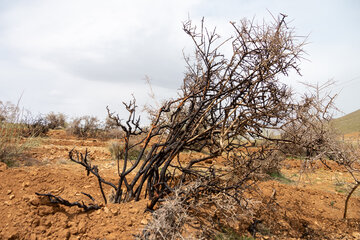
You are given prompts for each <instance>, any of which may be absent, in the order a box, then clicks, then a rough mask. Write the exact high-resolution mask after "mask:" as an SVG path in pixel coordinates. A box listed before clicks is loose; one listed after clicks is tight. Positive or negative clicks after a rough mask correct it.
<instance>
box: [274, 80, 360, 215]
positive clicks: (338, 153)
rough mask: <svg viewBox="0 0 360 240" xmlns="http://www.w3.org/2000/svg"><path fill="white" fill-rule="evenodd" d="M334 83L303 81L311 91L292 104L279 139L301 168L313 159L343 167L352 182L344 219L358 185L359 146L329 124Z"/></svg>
mask: <svg viewBox="0 0 360 240" xmlns="http://www.w3.org/2000/svg"><path fill="white" fill-rule="evenodd" d="M333 84H334V82H333V81H327V82H325V83H324V84H322V85H319V84H317V85H311V84H306V85H307V86H308V87H309V89H310V92H309V93H307V94H305V95H304V96H303V98H302V100H301V101H300V102H299V103H298V104H296V105H294V108H293V111H292V112H290V114H289V116H288V118H287V121H286V123H285V124H284V125H283V126H282V128H281V130H282V142H280V149H281V150H282V151H283V152H285V153H286V154H289V155H292V156H295V157H298V158H301V159H303V160H304V164H303V166H304V169H303V170H306V169H308V168H309V167H311V166H312V163H313V162H314V161H316V160H319V161H321V162H322V163H323V164H324V165H325V166H327V167H328V168H329V169H331V168H330V167H329V166H328V164H327V162H328V161H332V162H335V163H337V164H338V165H340V166H343V167H345V169H346V170H347V171H348V173H349V174H350V175H351V176H352V178H353V180H354V182H353V184H352V190H351V191H350V192H349V194H348V196H347V198H346V201H345V208H344V218H346V213H347V204H348V201H349V199H350V197H351V195H352V194H353V192H354V191H355V190H356V188H357V187H358V186H359V185H360V178H359V177H360V169H359V168H358V166H359V163H360V162H359V161H360V154H359V152H360V151H359V149H358V148H356V146H353V145H351V144H349V143H346V142H343V141H341V137H340V134H339V133H338V132H337V129H335V128H334V126H333V125H332V120H333V114H334V112H335V111H336V110H337V109H336V107H335V106H334V99H335V98H336V94H331V92H330V91H329V90H328V89H329V87H331V86H332V85H333Z"/></svg>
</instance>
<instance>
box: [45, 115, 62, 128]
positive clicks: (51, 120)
mask: <svg viewBox="0 0 360 240" xmlns="http://www.w3.org/2000/svg"><path fill="white" fill-rule="evenodd" d="M46 120H47V123H48V127H49V128H50V129H55V128H65V127H66V116H65V114H63V113H54V112H50V113H48V114H47V115H46Z"/></svg>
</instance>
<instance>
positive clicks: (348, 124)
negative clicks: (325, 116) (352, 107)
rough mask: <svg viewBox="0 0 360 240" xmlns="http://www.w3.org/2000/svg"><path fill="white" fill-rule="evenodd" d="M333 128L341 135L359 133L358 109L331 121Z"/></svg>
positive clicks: (359, 111)
mask: <svg viewBox="0 0 360 240" xmlns="http://www.w3.org/2000/svg"><path fill="white" fill-rule="evenodd" d="M333 121H334V122H333V123H334V126H335V127H336V128H337V129H338V130H339V131H340V132H341V133H342V134H348V133H353V132H360V109H359V110H357V111H355V112H352V113H349V114H347V115H345V116H343V117H340V118H336V119H334V120H333Z"/></svg>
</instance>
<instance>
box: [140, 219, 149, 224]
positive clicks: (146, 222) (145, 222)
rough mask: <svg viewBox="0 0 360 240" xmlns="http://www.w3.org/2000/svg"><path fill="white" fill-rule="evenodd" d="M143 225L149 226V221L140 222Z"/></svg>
mask: <svg viewBox="0 0 360 240" xmlns="http://www.w3.org/2000/svg"><path fill="white" fill-rule="evenodd" d="M140 223H141V224H142V225H147V224H148V220H147V219H146V218H144V219H143V220H141V222H140Z"/></svg>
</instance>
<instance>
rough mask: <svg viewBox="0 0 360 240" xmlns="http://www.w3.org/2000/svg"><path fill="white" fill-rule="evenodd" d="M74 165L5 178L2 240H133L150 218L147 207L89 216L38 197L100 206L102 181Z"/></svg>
mask: <svg viewBox="0 0 360 240" xmlns="http://www.w3.org/2000/svg"><path fill="white" fill-rule="evenodd" d="M80 170H82V169H79V170H78V169H76V168H74V166H73V165H62V166H57V167H55V168H54V167H49V166H42V167H24V168H13V169H7V170H6V171H2V172H0V179H2V181H1V182H0V212H1V213H2V220H1V222H0V239H80V238H81V239H97V238H98V239H131V238H132V237H133V234H135V233H137V232H139V231H140V229H141V226H143V224H144V223H146V221H147V219H148V218H149V214H148V213H144V209H145V208H146V203H147V201H139V202H129V203H124V204H108V205H107V206H106V207H104V208H102V209H100V210H96V211H91V212H84V211H83V210H82V209H79V208H77V207H66V206H59V205H56V204H52V203H50V202H48V200H47V198H46V197H45V198H41V197H37V196H36V195H35V192H40V193H45V192H51V193H53V194H55V195H60V196H62V197H63V198H65V199H68V200H69V201H84V202H85V203H90V200H89V199H88V198H86V196H84V195H82V194H81V193H80V191H84V192H87V193H90V194H91V195H92V196H93V197H94V198H95V199H97V200H98V201H99V202H101V200H102V199H101V195H100V193H99V189H98V186H97V181H96V180H95V179H93V177H89V178H86V177H84V176H85V174H84V172H82V171H81V172H80Z"/></svg>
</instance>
